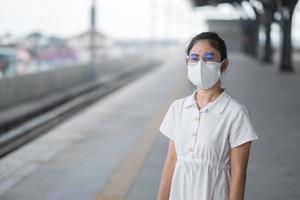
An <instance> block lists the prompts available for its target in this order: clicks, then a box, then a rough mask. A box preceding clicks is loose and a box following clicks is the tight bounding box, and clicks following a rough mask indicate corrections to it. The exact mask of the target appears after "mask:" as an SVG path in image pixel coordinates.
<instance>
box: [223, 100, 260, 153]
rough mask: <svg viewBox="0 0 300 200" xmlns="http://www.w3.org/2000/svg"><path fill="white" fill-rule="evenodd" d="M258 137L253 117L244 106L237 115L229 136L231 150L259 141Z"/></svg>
mask: <svg viewBox="0 0 300 200" xmlns="http://www.w3.org/2000/svg"><path fill="white" fill-rule="evenodd" d="M257 139H258V136H257V133H256V131H255V130H254V127H253V124H252V118H251V115H250V113H249V111H248V109H247V107H246V106H243V107H242V109H241V110H240V111H238V113H237V114H236V117H235V118H234V122H233V124H232V128H231V131H230V135H229V144H230V148H234V147H237V146H239V145H241V144H244V143H246V142H248V141H251V140H257Z"/></svg>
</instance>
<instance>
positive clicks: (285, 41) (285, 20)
mask: <svg viewBox="0 0 300 200" xmlns="http://www.w3.org/2000/svg"><path fill="white" fill-rule="evenodd" d="M190 1H191V2H192V4H193V6H195V7H201V6H207V5H218V4H221V3H230V4H232V5H233V6H236V7H237V6H241V4H242V2H247V3H249V5H251V7H252V9H253V11H254V13H255V17H256V19H255V20H253V21H254V23H251V24H250V23H248V24H247V23H243V20H242V24H243V25H245V26H249V25H251V26H253V27H251V30H253V32H252V34H249V32H248V31H245V32H244V33H245V37H248V39H249V40H250V42H249V43H248V44H251V46H247V49H245V51H246V52H247V53H249V54H251V55H253V56H256V57H257V56H258V48H259V46H258V39H259V38H258V34H259V27H260V26H262V27H264V30H265V36H266V37H265V41H264V42H265V45H264V50H263V56H262V60H263V61H264V62H271V61H272V47H271V24H272V23H273V22H276V23H278V24H279V25H280V27H281V32H282V34H281V35H282V39H281V41H282V43H281V55H280V64H279V65H280V66H279V70H280V71H287V72H293V71H294V68H293V62H292V41H291V40H292V39H291V38H292V37H291V30H292V18H293V14H294V10H295V7H296V5H297V2H298V0H244V1H243V0H190ZM258 4H259V5H260V6H257V5H258ZM244 28H246V27H244ZM246 30H247V28H246Z"/></svg>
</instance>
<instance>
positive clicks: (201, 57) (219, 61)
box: [185, 52, 222, 66]
mask: <svg viewBox="0 0 300 200" xmlns="http://www.w3.org/2000/svg"><path fill="white" fill-rule="evenodd" d="M205 54H212V55H214V58H218V59H219V60H218V61H216V60H210V61H209V62H207V61H205V59H203V58H205ZM192 55H196V56H197V57H198V59H199V60H198V61H197V62H195V63H194V64H189V65H191V66H194V65H196V64H197V63H198V62H199V61H200V60H202V61H203V62H205V63H222V60H221V58H220V57H219V56H216V55H215V54H214V53H212V52H205V53H204V55H202V56H200V55H199V54H195V53H193V54H189V55H187V56H186V58H185V62H186V64H188V61H189V58H190V56H192Z"/></svg>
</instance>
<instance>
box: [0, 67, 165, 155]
mask: <svg viewBox="0 0 300 200" xmlns="http://www.w3.org/2000/svg"><path fill="white" fill-rule="evenodd" d="M144 65H145V66H143V67H141V66H138V67H134V68H133V69H131V70H129V71H126V72H124V73H121V74H119V75H118V76H117V77H114V78H113V79H112V80H107V81H105V82H101V83H99V84H94V86H93V87H91V88H89V89H87V90H85V91H84V92H82V93H80V94H79V95H77V96H76V95H75V96H73V97H72V98H68V99H67V100H64V101H59V102H58V103H57V104H55V105H52V106H51V108H48V109H44V110H43V109H41V111H40V112H36V113H34V114H32V116H30V117H28V118H26V119H23V121H22V122H19V123H18V125H17V126H15V127H13V128H11V129H9V130H8V131H7V132H4V133H2V134H1V135H0V158H1V157H4V156H5V155H7V154H9V153H10V152H12V151H14V150H16V149H17V148H19V147H21V146H22V145H24V144H26V143H28V142H30V141H32V140H33V139H35V138H37V137H39V136H41V135H42V134H45V133H46V132H47V131H49V130H51V129H52V128H54V127H55V126H57V125H58V124H60V123H62V122H63V121H64V120H66V119H68V118H69V117H71V116H73V115H74V114H76V113H77V112H79V111H81V110H82V109H84V108H86V107H87V106H89V105H91V104H92V103H94V102H96V101H97V100H99V99H101V98H103V97H105V96H106V95H108V94H110V93H112V92H114V91H115V90H117V89H119V88H121V87H123V86H125V85H126V84H128V83H130V82H132V81H133V80H135V79H137V78H138V77H141V75H143V74H146V73H147V72H149V71H151V70H153V69H155V68H156V67H158V66H159V62H158V61H152V62H148V63H147V64H144Z"/></svg>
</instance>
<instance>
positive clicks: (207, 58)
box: [186, 52, 221, 65]
mask: <svg viewBox="0 0 300 200" xmlns="http://www.w3.org/2000/svg"><path fill="white" fill-rule="evenodd" d="M200 59H202V60H203V62H204V63H207V64H209V63H216V62H217V63H219V61H220V60H221V59H220V57H218V56H216V55H215V54H214V53H211V52H205V53H204V54H203V56H199V55H198V54H190V55H187V56H186V63H187V64H188V65H196V64H197V63H198V62H199V61H200Z"/></svg>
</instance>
